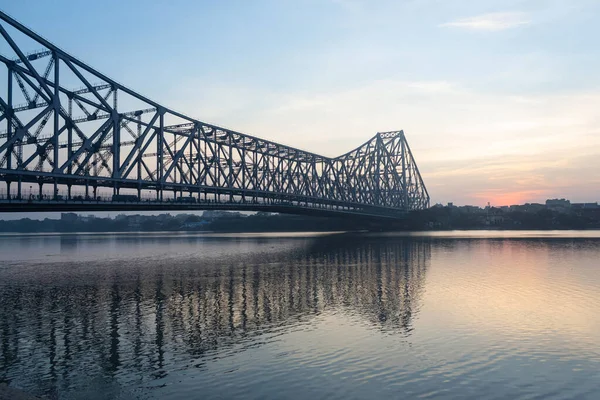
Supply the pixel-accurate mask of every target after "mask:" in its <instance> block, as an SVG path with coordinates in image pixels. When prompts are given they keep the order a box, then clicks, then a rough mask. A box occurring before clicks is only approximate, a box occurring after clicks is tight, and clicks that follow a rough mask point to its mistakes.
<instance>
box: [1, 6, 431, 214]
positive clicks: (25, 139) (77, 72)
mask: <svg viewBox="0 0 600 400" xmlns="http://www.w3.org/2000/svg"><path fill="white" fill-rule="evenodd" d="M0 71H1V72H0V182H2V183H3V184H4V187H3V188H2V192H3V193H2V196H1V197H2V199H0V211H40V210H43V211H50V210H55V211H63V210H80V211H84V210H144V209H146V210H161V209H165V210H167V209H169V210H174V209H239V210H271V211H280V212H289V213H309V214H311V213H312V214H315V215H343V214H348V213H350V214H355V215H361V216H365V217H385V218H401V217H402V216H403V215H405V214H406V212H408V211H410V210H417V209H423V208H427V207H429V195H428V193H427V189H426V188H425V184H424V182H423V179H422V178H421V175H420V173H419V169H418V168H417V165H416V163H415V160H414V158H413V155H412V152H411V150H410V147H409V146H408V142H407V141H406V138H405V135H404V132H403V131H394V132H380V133H377V134H376V135H375V136H374V137H373V138H371V139H370V140H369V141H367V142H366V143H365V144H363V145H362V146H360V147H358V148H356V149H355V150H352V151H350V152H348V153H346V154H344V155H341V156H339V157H335V158H331V157H325V156H321V155H318V154H315V153H311V152H308V151H304V150H299V149H296V148H293V147H290V146H285V145H282V144H279V143H275V142H272V141H269V140H265V139H260V138H258V137H255V136H250V135H247V134H243V133H239V132H235V131H232V130H229V129H225V128H222V127H219V126H215V125H211V124H207V123H204V122H201V121H198V120H196V119H193V118H190V117H188V116H186V115H183V114H181V113H178V112H176V111H173V110H170V109H169V108H166V107H164V106H162V105H160V104H158V103H156V102H154V101H152V100H150V99H148V98H146V97H144V96H142V95H140V94H138V93H136V92H134V91H133V90H131V89H128V88H127V87H125V86H123V85H121V84H119V83H117V82H115V81H114V80H112V79H110V78H108V77H107V76H105V75H103V74H102V73H100V72H98V71H96V70H95V69H93V68H91V67H89V66H88V65H86V64H84V63H83V62H81V61H79V60H77V59H76V58H74V57H72V56H70V55H69V54H67V53H66V52H64V51H62V50H61V49H59V48H58V47H56V46H54V45H53V44H52V43H50V42H48V41H47V40H45V39H43V38H42V37H40V36H39V35H37V34H35V33H34V32H32V31H31V30H29V29H28V28H26V27H24V26H23V25H21V24H20V23H18V22H17V21H15V20H14V19H12V18H11V17H9V16H7V15H6V14H4V13H1V12H0Z"/></svg>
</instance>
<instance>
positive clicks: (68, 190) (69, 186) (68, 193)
mask: <svg viewBox="0 0 600 400" xmlns="http://www.w3.org/2000/svg"><path fill="white" fill-rule="evenodd" d="M67 200H71V185H67Z"/></svg>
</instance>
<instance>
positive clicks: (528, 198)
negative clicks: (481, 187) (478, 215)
mask: <svg viewBox="0 0 600 400" xmlns="http://www.w3.org/2000/svg"><path fill="white" fill-rule="evenodd" d="M544 194H545V192H544V191H543V190H523V191H515V192H502V191H499V190H498V191H496V190H493V191H487V192H481V193H475V194H473V195H472V196H470V197H471V198H472V199H473V200H474V201H475V202H476V204H478V205H487V203H488V202H489V203H490V204H491V205H492V206H496V207H498V206H510V205H513V204H525V203H537V202H541V201H542V200H540V199H541V198H542V197H544Z"/></svg>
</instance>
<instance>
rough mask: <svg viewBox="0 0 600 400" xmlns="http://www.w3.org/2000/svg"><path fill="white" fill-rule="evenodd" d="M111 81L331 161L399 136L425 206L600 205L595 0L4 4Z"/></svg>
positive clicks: (599, 53) (598, 9)
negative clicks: (425, 194)
mask: <svg viewBox="0 0 600 400" xmlns="http://www.w3.org/2000/svg"><path fill="white" fill-rule="evenodd" d="M1 8H2V10H3V11H5V12H6V13H8V14H9V15H11V16H13V17H14V18H16V19H17V20H19V21H20V22H22V23H23V24H25V25H26V26H28V27H30V28H32V29H33V30H34V31H36V32H37V33H39V34H41V35H42V36H44V37H45V38H47V39H49V40H50V41H52V42H54V43H56V44H57V45H58V46H59V47H61V48H63V49H64V50H66V51H67V52H69V53H71V54H73V55H74V56H76V57H78V58H80V59H82V60H83V61H85V62H87V63H88V64H89V65H91V66H93V67H95V68H97V69H99V70H100V71H102V72H104V73H105V74H107V75H108V76H111V77H112V78H114V79H115V80H116V81H119V82H121V83H123V84H125V85H126V86H129V87H131V88H133V89H134V90H137V91H138V92H140V93H142V94H144V95H147V96H148V97H150V98H152V99H154V100H157V101H159V102H161V103H163V104H164V105H166V106H168V107H171V108H173V109H175V110H179V111H182V112H184V113H186V114H188V115H190V116H193V117H195V118H198V119H200V120H203V121H206V122H212V123H215V124H219V125H222V126H225V127H228V128H231V129H235V130H238V131H241V132H246V133H250V134H254V135H257V136H261V137H264V138H268V139H272V140H275V141H279V142H282V143H285V144H289V145H292V146H296V147H300V148H303V149H307V150H311V151H315V152H319V153H323V154H325V155H329V156H336V155H338V154H342V153H345V152H347V151H348V150H350V149H352V148H354V147H357V146H358V145H360V144H361V143H363V142H365V141H366V140H367V139H368V138H370V137H371V136H373V135H374V134H375V133H376V132H378V131H389V130H399V129H404V131H405V133H406V135H407V138H408V141H409V143H410V145H411V147H412V150H413V153H414V155H415V158H416V160H417V162H418V165H419V169H420V170H421V174H422V175H423V178H424V180H425V183H426V185H427V187H428V189H429V192H430V195H431V198H432V203H437V202H441V203H446V202H449V201H453V202H454V203H456V204H477V205H484V204H487V202H491V204H492V205H507V204H515V203H524V202H543V201H545V200H546V199H547V198H554V197H566V198H569V199H571V200H572V201H575V202H582V201H599V200H600V73H598V71H600V48H599V47H598V43H597V42H598V38H599V37H600V24H598V21H599V16H600V2H599V1H597V0H527V1H526V0H520V1H517V0H256V1H246V0H239V1H193V0H186V1H184V0H172V1H169V2H167V1H147V0H146V1H141V0H132V1H114V0H105V1H101V2H89V1H79V0H71V1H66V0H60V1H52V2H48V1H41V0H38V1H31V0H20V1H12V2H4V3H3V4H2V6H1Z"/></svg>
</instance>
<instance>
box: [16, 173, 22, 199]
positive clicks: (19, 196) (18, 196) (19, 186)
mask: <svg viewBox="0 0 600 400" xmlns="http://www.w3.org/2000/svg"><path fill="white" fill-rule="evenodd" d="M22 186H23V184H22V182H21V177H19V182H18V183H17V198H18V199H19V200H21V195H22Z"/></svg>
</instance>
